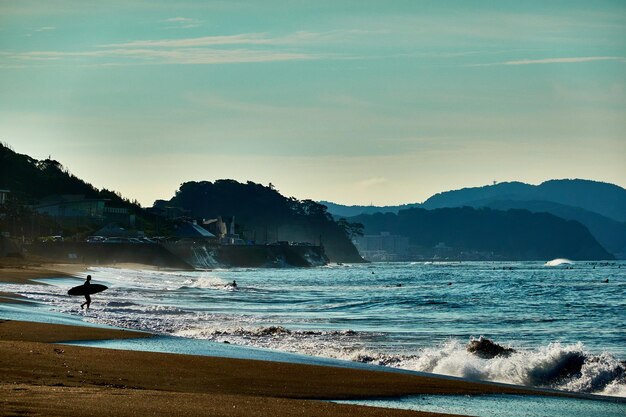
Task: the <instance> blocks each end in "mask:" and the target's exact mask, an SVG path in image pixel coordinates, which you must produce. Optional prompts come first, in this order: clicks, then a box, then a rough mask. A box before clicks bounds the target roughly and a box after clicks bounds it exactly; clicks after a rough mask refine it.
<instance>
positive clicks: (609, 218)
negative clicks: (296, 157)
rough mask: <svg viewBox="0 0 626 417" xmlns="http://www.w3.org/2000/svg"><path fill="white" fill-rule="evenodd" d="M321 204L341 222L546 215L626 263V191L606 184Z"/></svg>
mask: <svg viewBox="0 0 626 417" xmlns="http://www.w3.org/2000/svg"><path fill="white" fill-rule="evenodd" d="M324 204H325V205H327V206H328V211H329V212H330V213H332V214H333V215H335V216H346V217H348V216H350V215H355V214H354V213H359V214H361V213H362V214H374V213H398V212H399V211H400V210H402V209H403V208H410V207H422V208H425V209H429V210H433V209H438V208H449V207H463V206H468V207H476V208H478V207H489V208H492V209H497V210H510V209H522V210H528V211H531V212H533V213H550V214H553V215H555V216H558V217H560V218H562V219H565V220H575V221H578V222H580V223H581V224H583V225H584V226H585V227H587V228H588V229H589V231H590V232H591V234H592V235H593V236H594V237H595V238H596V240H597V241H598V242H599V243H600V244H601V245H602V246H603V247H604V248H605V249H607V250H608V251H609V252H610V253H612V254H613V255H615V256H616V257H617V258H619V259H626V190H625V189H624V188H622V187H619V186H617V185H614V184H609V183H605V182H599V181H591V180H582V179H562V180H550V181H545V182H543V183H541V184H539V185H531V184H525V183H523V182H519V181H514V182H503V183H499V184H494V185H486V186H482V187H469V188H463V189H460V190H453V191H446V192H441V193H438V194H435V195H433V196H432V197H430V198H429V199H427V200H426V201H425V202H424V203H422V204H419V203H413V204H406V205H402V206H383V207H376V206H341V205H338V204H334V203H328V202H325V203H324ZM361 208H366V209H367V210H361ZM360 210H361V211H360ZM366 232H369V231H368V230H367V229H366Z"/></svg>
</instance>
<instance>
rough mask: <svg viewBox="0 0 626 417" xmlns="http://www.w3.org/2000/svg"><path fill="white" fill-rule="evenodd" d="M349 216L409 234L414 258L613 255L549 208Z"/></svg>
mask: <svg viewBox="0 0 626 417" xmlns="http://www.w3.org/2000/svg"><path fill="white" fill-rule="evenodd" d="M349 220H350V221H356V222H358V223H361V224H363V225H364V226H365V231H366V234H369V235H378V234H380V233H382V232H387V233H390V234H392V235H401V236H406V237H408V238H409V245H410V248H409V251H410V254H409V260H428V259H441V260H444V259H445V260H501V261H503V260H550V259H554V258H568V259H573V260H603V259H614V257H613V255H611V254H610V253H608V252H607V251H606V250H605V249H604V248H603V247H602V246H601V245H600V244H599V243H598V242H597V241H596V239H594V237H593V236H592V235H591V234H590V233H589V230H588V229H587V228H586V227H585V226H583V225H582V224H580V223H579V222H577V221H568V220H563V219H561V218H559V217H557V216H554V215H552V214H548V213H531V212H530V211H527V210H507V211H502V210H492V209H489V208H479V209H474V208H471V207H455V208H440V209H434V210H426V209H422V208H412V209H408V210H401V211H400V212H398V214H394V213H385V214H383V213H377V214H362V215H359V216H356V217H352V218H350V219H349Z"/></svg>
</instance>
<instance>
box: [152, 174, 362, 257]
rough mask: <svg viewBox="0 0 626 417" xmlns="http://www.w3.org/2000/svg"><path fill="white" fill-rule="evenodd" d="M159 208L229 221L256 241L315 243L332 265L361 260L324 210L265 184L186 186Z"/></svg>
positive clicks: (344, 229) (343, 228)
mask: <svg viewBox="0 0 626 417" xmlns="http://www.w3.org/2000/svg"><path fill="white" fill-rule="evenodd" d="M159 206H175V207H181V208H183V209H186V210H189V211H190V215H191V217H194V218H216V217H218V216H222V217H224V218H225V220H226V219H228V218H230V217H231V216H235V222H236V224H237V226H238V230H237V232H238V233H239V234H240V235H241V236H242V237H243V238H245V239H247V240H254V241H256V242H275V241H295V242H311V243H319V241H320V238H321V242H322V244H323V245H324V249H325V250H326V254H327V255H328V257H329V258H330V259H331V260H332V261H335V262H360V261H362V259H361V257H360V256H359V254H358V252H357V250H356V248H355V247H354V245H353V244H352V242H351V241H350V239H349V237H348V235H349V233H350V231H349V228H347V227H346V224H345V223H338V222H335V221H334V220H333V218H332V216H331V215H330V214H329V213H328V212H327V211H326V206H324V205H321V204H318V203H316V202H314V201H311V200H303V201H300V200H297V199H295V198H287V197H285V196H283V195H281V194H280V193H279V192H278V191H277V190H276V189H274V188H273V187H272V186H271V185H270V186H263V185H261V184H256V183H253V182H247V183H245V184H243V183H239V182H237V181H234V180H218V181H215V182H209V181H202V182H193V181H192V182H186V183H184V184H182V185H181V186H180V189H179V190H178V191H177V192H176V195H175V196H174V197H173V198H172V199H171V200H169V201H162V200H159V201H156V202H155V207H159Z"/></svg>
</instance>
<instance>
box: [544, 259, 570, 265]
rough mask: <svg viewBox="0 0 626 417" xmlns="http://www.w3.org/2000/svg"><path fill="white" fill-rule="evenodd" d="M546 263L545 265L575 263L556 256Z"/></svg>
mask: <svg viewBox="0 0 626 417" xmlns="http://www.w3.org/2000/svg"><path fill="white" fill-rule="evenodd" d="M544 265H545V266H559V265H574V262H573V261H570V260H569V259H566V258H556V259H553V260H551V261H548V262H546V263H545V264H544Z"/></svg>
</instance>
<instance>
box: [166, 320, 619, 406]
mask: <svg viewBox="0 0 626 417" xmlns="http://www.w3.org/2000/svg"><path fill="white" fill-rule="evenodd" d="M174 334H175V335H177V336H183V337H192V338H201V339H209V340H213V341H219V342H225V341H227V342H229V343H235V344H241V345H247V346H254V347H263V348H270V349H274V350H282V351H288V352H294V353H302V354H308V355H313V356H325V357H330V358H335V359H343V360H350V361H357V362H362V363H369V364H375V365H381V366H389V367H394V368H401V369H408V370H414V371H420V372H428V373H435V374H441V375H449V376H456V377H461V378H466V379H472V380H485V381H494V382H504V383H509V384H515V385H524V386H529V387H536V388H552V389H559V390H567V391H575V392H583V393H594V394H602V395H611V396H620V397H626V364H625V363H623V362H620V361H619V360H617V359H616V358H615V357H614V356H612V355H610V354H609V353H606V352H604V353H602V354H600V355H593V354H591V353H589V352H587V351H586V349H585V347H584V345H583V344H582V343H575V344H562V343H559V342H554V343H550V344H548V345H546V346H539V347H537V348H534V349H529V350H528V349H526V350H522V349H514V348H512V347H504V348H501V349H500V350H495V351H493V352H496V353H485V352H484V351H483V352H479V351H471V349H468V346H469V345H470V344H471V342H472V340H483V339H482V338H481V339H472V340H470V343H469V344H468V343H465V342H462V341H460V340H450V341H448V342H446V343H444V344H441V345H438V346H434V347H429V348H424V349H421V350H419V351H417V352H415V353H402V354H392V353H388V352H379V351H375V350H372V349H370V348H368V347H367V346H368V345H369V343H367V339H369V338H372V337H373V336H374V335H372V334H364V333H361V332H355V331H353V330H345V331H311V330H290V329H288V328H285V327H282V326H267V327H258V328H243V327H239V328H230V329H216V328H206V329H201V328H188V329H185V330H180V331H176V332H174ZM489 342H491V341H489ZM494 345H495V346H498V347H499V345H497V344H496V343H494ZM497 352H499V353H497Z"/></svg>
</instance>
